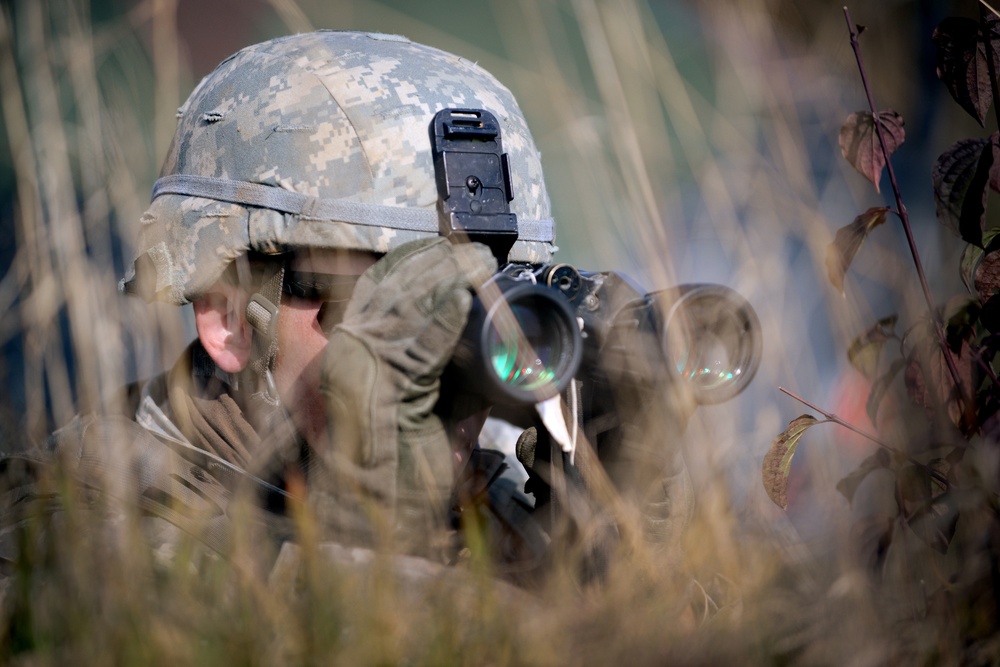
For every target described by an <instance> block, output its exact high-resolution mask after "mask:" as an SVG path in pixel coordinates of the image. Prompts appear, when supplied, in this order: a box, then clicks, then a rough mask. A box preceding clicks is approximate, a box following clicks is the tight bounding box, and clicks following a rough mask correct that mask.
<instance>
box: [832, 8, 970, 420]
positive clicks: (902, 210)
mask: <svg viewBox="0 0 1000 667" xmlns="http://www.w3.org/2000/svg"><path fill="white" fill-rule="evenodd" d="M844 18H845V19H846V20H847V30H848V31H849V32H850V35H851V48H852V49H854V58H855V60H856V61H857V63H858V71H860V72H861V83H862V85H864V88H865V95H867V96H868V108H869V109H870V110H871V113H872V117H873V120H874V124H875V132H876V133H877V134H878V142H879V145H880V146H881V147H882V155H883V157H885V167H886V171H888V172H889V183H890V184H892V193H893V195H894V196H895V198H896V211H895V213H896V216H897V217H898V218H899V220H900V222H902V223H903V231H904V232H905V234H906V242H907V243H908V244H909V246H910V254H911V255H912V256H913V264H914V266H915V267H916V269H917V276H918V277H919V278H920V287H921V289H922V290H923V293H924V300H925V301H926V302H927V310H928V314H929V315H930V318H931V321H932V322H933V323H934V331H935V333H936V334H937V338H938V344H939V345H940V346H941V352H942V354H943V355H944V360H945V363H946V364H947V366H948V373H949V374H950V375H951V379H952V381H953V382H954V383H955V389H956V391H957V392H958V398H959V401H960V403H961V405H962V414H963V415H964V414H967V413H968V411H969V407H970V406H971V403H970V401H969V398H968V395H967V394H966V393H965V388H964V387H963V386H962V381H961V379H960V377H959V374H958V366H957V365H956V364H955V358H954V356H952V354H951V348H949V347H948V341H947V338H946V337H945V332H944V326H943V325H942V323H941V319H940V318H939V317H938V314H937V311H936V310H935V308H934V298H933V297H932V296H931V288H930V285H928V284H927V274H926V273H925V272H924V266H923V263H922V262H921V261H920V253H919V252H918V251H917V244H916V241H915V240H914V239H913V230H912V228H911V227H910V216H909V214H908V213H907V212H906V206H904V205H903V196H902V194H900V191H899V184H898V183H897V182H896V172H895V170H894V169H893V168H892V161H891V160H890V159H889V152H888V151H887V150H886V143H885V139H884V138H883V136H882V123H881V122H879V115H878V109H877V108H876V106H875V98H874V97H873V96H872V90H871V86H869V85H868V75H867V74H866V73H865V66H864V61H863V60H862V58H861V45H860V43H859V42H858V33H857V31H856V30H855V29H854V23H853V22H852V21H851V14H850V12H848V11H847V7H844ZM862 435H864V434H862ZM866 437H867V436H866Z"/></svg>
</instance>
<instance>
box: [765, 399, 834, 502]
mask: <svg viewBox="0 0 1000 667" xmlns="http://www.w3.org/2000/svg"><path fill="white" fill-rule="evenodd" d="M819 423H820V422H819V421H818V420H817V419H816V418H815V417H813V416H812V415H802V416H800V417H796V418H795V419H793V420H792V421H790V422H789V423H788V428H786V429H785V430H784V431H782V432H781V433H779V434H778V437H776V438H775V439H774V440H772V441H771V448H770V449H768V450H767V454H766V455H765V456H764V463H763V465H762V467H761V474H762V479H763V482H764V490H765V491H767V495H768V497H769V498H770V499H771V500H772V501H773V502H774V504H775V505H777V506H778V507H780V508H781V509H786V508H787V507H788V473H789V471H790V470H791V468H792V457H793V456H794V455H795V450H796V449H798V446H799V439H800V438H801V437H802V434H803V433H805V432H806V429H808V428H809V427H810V426H813V425H814V424H819Z"/></svg>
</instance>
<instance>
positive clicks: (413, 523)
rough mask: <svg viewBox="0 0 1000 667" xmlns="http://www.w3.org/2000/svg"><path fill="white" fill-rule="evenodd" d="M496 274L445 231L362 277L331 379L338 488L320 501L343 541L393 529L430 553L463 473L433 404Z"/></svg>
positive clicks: (327, 377) (336, 336)
mask: <svg viewBox="0 0 1000 667" xmlns="http://www.w3.org/2000/svg"><path fill="white" fill-rule="evenodd" d="M495 271H496V261H495V260H494V259H493V257H492V255H491V254H490V252H489V250H488V249H487V248H486V247H485V246H482V245H479V244H472V243H469V244H461V245H453V244H451V243H449V242H448V241H446V240H444V239H441V238H435V239H423V240H419V241H414V242H411V243H406V244H404V245H402V246H400V247H399V248H397V249H395V250H393V251H391V252H390V253H388V254H387V255H386V256H385V257H383V258H382V259H381V260H380V261H379V262H378V263H376V264H375V265H374V266H373V267H372V268H371V269H369V270H368V271H367V272H366V273H365V274H364V275H363V276H362V277H361V279H360V280H359V281H358V284H357V287H356V288H355V292H354V295H353V296H352V297H351V301H350V303H349V304H348V306H347V310H346V312H345V314H344V320H343V322H342V323H341V324H340V325H338V326H337V327H336V328H335V329H334V332H333V334H332V336H331V337H330V343H329V345H328V346H327V350H326V353H325V356H324V359H323V372H322V380H321V390H322V391H323V394H324V396H325V398H326V400H327V409H328V418H329V420H330V433H331V438H330V439H331V442H330V448H329V450H328V451H327V452H325V453H323V454H322V458H323V460H324V462H325V463H326V466H327V468H328V471H329V472H330V480H329V481H330V482H331V483H332V486H331V487H330V488H328V489H321V490H320V494H321V495H322V497H320V498H317V499H316V506H317V510H318V512H319V514H320V517H319V518H320V519H321V521H323V522H324V524H325V525H326V526H328V527H329V528H331V529H333V530H334V531H336V535H337V538H338V539H347V540H350V541H355V542H363V543H364V542H368V543H370V542H371V541H372V540H374V539H376V538H385V537H387V536H389V535H392V536H393V538H394V539H396V540H397V547H399V548H400V549H402V550H405V551H408V552H411V553H417V552H425V551H426V550H427V548H428V545H427V544H426V542H427V539H428V536H429V535H430V533H429V531H430V530H432V529H433V528H435V527H436V526H439V525H440V523H441V520H442V519H443V517H444V516H445V509H446V504H447V500H448V498H449V495H450V493H451V488H452V484H453V481H454V464H453V454H452V449H451V444H450V442H449V439H448V436H447V434H446V431H445V428H444V425H443V424H442V422H441V419H440V418H439V417H438V416H437V415H436V414H434V412H433V410H434V405H435V403H436V402H437V399H438V395H439V391H440V377H441V373H442V371H443V369H444V367H445V366H446V365H447V363H448V361H449V360H450V359H451V356H452V354H453V352H454V349H455V346H456V344H457V343H458V339H459V337H460V335H461V333H462V330H463V329H464V327H465V324H466V320H467V318H468V314H469V308H470V306H471V303H472V293H471V290H470V288H473V287H478V286H479V285H481V284H482V283H483V282H484V281H485V280H487V279H488V278H489V277H490V276H491V275H492V274H493V273H494V272H495Z"/></svg>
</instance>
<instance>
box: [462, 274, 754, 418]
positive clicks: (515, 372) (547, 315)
mask: <svg viewBox="0 0 1000 667" xmlns="http://www.w3.org/2000/svg"><path fill="white" fill-rule="evenodd" d="M761 340H762V339H761V329H760V322H759V320H758V318H757V315H756V313H755V312H754V310H753V308H752V307H751V306H750V304H749V303H748V302H747V301H746V299H744V298H743V297H742V296H740V295H739V294H738V293H737V292H735V291H734V290H732V289H729V288H727V287H724V286H722V285H714V284H689V285H680V286H678V287H674V288H671V289H666V290H662V291H656V292H651V293H645V292H643V291H642V290H641V288H638V287H637V286H636V285H635V284H634V283H633V282H632V281H631V280H629V278H628V277H627V276H624V275H622V274H620V273H615V272H584V271H579V270H577V269H576V268H574V267H572V266H570V265H568V264H557V265H551V266H541V267H538V266H533V265H527V264H508V265H506V266H505V267H503V269H502V270H501V271H500V272H499V273H497V274H496V275H495V276H494V277H493V279H492V280H491V281H490V282H489V283H487V284H486V285H484V287H483V288H482V289H481V290H480V293H479V295H478V296H477V298H476V299H475V300H474V301H473V306H472V311H471V314H470V317H469V321H468V324H467V326H466V328H465V331H464V332H463V335H462V338H461V340H460V342H459V344H458V348H457V349H456V351H455V355H454V357H453V359H452V363H453V364H454V365H455V366H456V367H457V368H458V370H459V375H460V376H461V377H462V378H464V380H463V388H464V389H465V390H466V391H471V392H474V393H478V394H480V395H482V396H484V397H486V398H487V399H488V400H489V402H491V403H495V404H499V405H530V404H535V403H538V402H540V401H543V400H545V399H548V398H551V397H552V396H555V395H556V394H558V393H561V392H562V391H564V390H565V389H566V388H567V387H568V386H569V384H570V382H571V381H572V380H573V379H574V378H577V377H579V379H586V378H588V377H595V376H601V377H606V376H607V375H609V374H614V373H617V374H618V375H619V376H622V375H624V376H626V377H627V378H628V379H629V380H630V381H632V382H634V383H636V384H639V383H646V384H649V383H656V382H663V381H667V382H681V383H683V385H684V387H685V388H686V389H687V390H689V391H690V392H691V394H692V396H693V398H694V399H695V400H696V401H697V403H699V404H709V403H719V402H722V401H725V400H728V399H730V398H732V397H733V396H735V395H736V394H738V393H740V392H741V391H742V390H743V389H744V388H745V387H746V386H747V384H748V383H749V382H750V380H751V379H752V378H753V376H754V373H755V372H756V370H757V367H758V366H759V363H760V357H761V347H762V344H761Z"/></svg>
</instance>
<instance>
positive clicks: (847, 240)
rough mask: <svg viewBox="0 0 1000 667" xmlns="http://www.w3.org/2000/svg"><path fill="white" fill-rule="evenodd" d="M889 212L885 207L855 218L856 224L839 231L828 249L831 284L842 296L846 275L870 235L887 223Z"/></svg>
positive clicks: (828, 271) (827, 267)
mask: <svg viewBox="0 0 1000 667" xmlns="http://www.w3.org/2000/svg"><path fill="white" fill-rule="evenodd" d="M888 212H889V209H888V208H886V207H884V206H877V207H873V208H870V209H868V210H867V211H865V212H864V213H862V214H861V215H859V216H858V217H856V218H854V222H852V223H851V224H849V225H845V226H843V227H841V228H840V229H838V230H837V236H836V237H835V238H834V240H833V243H831V244H830V245H829V246H828V247H827V249H826V273H827V276H828V277H829V278H830V283H831V284H832V285H833V286H834V287H835V288H837V291H838V292H840V293H841V294H843V293H844V274H846V273H847V269H848V268H850V266H851V262H853V261H854V256H855V255H857V254H858V250H860V249H861V244H863V243H864V242H865V239H866V238H867V237H868V234H869V233H871V231H872V230H873V229H875V228H876V227H878V226H879V225H881V224H882V223H883V222H885V216H886V214H887V213H888Z"/></svg>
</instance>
